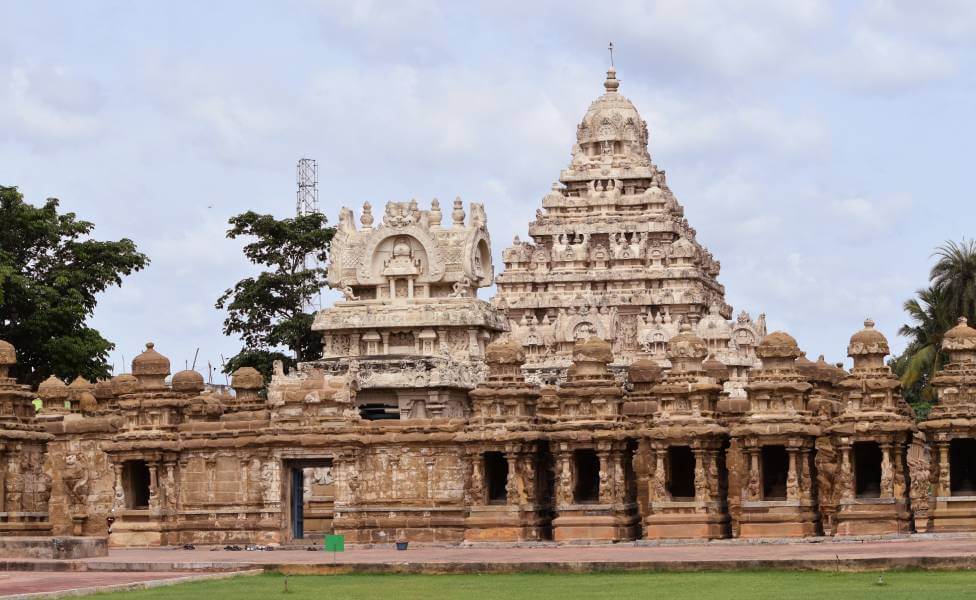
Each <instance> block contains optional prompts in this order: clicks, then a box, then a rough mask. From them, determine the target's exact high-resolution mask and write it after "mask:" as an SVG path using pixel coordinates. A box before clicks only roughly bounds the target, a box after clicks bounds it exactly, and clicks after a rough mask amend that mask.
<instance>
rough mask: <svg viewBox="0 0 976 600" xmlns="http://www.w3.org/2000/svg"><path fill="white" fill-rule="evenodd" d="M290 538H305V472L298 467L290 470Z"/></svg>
mask: <svg viewBox="0 0 976 600" xmlns="http://www.w3.org/2000/svg"><path fill="white" fill-rule="evenodd" d="M291 536H292V537H293V538H295V539H296V540H300V539H302V538H303V537H305V472H304V470H302V469H301V468H300V467H292V468H291Z"/></svg>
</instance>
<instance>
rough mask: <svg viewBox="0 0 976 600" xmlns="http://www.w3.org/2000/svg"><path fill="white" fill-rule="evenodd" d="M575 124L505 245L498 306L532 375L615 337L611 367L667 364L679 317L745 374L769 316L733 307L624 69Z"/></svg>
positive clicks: (558, 367)
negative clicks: (657, 159) (554, 172)
mask: <svg viewBox="0 0 976 600" xmlns="http://www.w3.org/2000/svg"><path fill="white" fill-rule="evenodd" d="M603 87H604V90H605V92H604V94H603V95H601V96H600V97H599V98H597V99H596V100H594V101H593V103H592V104H590V107H589V109H588V110H587V111H586V114H585V115H583V120H582V121H581V122H580V124H579V126H577V128H576V143H575V144H574V145H573V150H572V160H571V161H570V163H569V166H568V167H566V169H565V170H563V172H562V173H560V175H559V181H558V182H557V183H554V184H553V186H552V190H551V191H550V192H549V193H548V194H546V196H545V197H544V198H543V199H542V208H541V209H539V210H537V211H536V218H535V220H534V221H532V222H531V223H529V237H530V238H531V241H521V240H519V239H518V238H517V237H516V239H515V242H514V243H513V244H512V246H510V247H508V248H506V249H505V250H504V251H503V252H502V261H503V262H504V264H505V270H504V272H502V273H501V274H499V276H498V278H497V286H498V294H497V295H496V296H495V298H494V299H493V300H492V304H493V305H494V306H495V307H496V308H498V309H499V310H502V311H504V312H505V313H506V315H507V317H508V320H509V323H510V328H511V335H512V336H513V337H514V338H515V339H517V340H518V341H519V342H520V343H521V344H522V346H523V347H524V348H525V352H526V364H525V370H526V373H527V375H528V376H529V377H530V379H532V380H533V381H539V382H550V383H555V382H557V381H562V380H563V379H564V378H565V374H566V369H567V368H568V367H569V366H570V364H571V362H572V351H573V345H574V344H575V343H576V342H577V341H578V340H582V339H586V338H588V337H590V336H597V337H600V338H602V339H604V340H607V341H609V342H610V343H611V345H612V348H613V352H614V365H613V366H614V367H617V368H618V369H620V368H623V367H626V366H627V365H629V364H630V363H632V362H633V361H634V360H635V359H638V358H647V359H651V360H655V361H657V362H659V363H660V364H662V365H666V364H667V358H666V354H667V345H668V340H670V339H671V338H672V337H674V336H675V335H677V334H678V332H679V330H680V329H681V326H682V324H688V325H691V326H692V328H693V329H694V330H695V332H696V333H697V334H698V335H700V336H701V337H702V339H704V340H705V341H706V344H707V346H708V352H709V355H710V356H711V357H712V358H713V359H715V360H717V361H719V362H721V363H723V364H724V365H726V366H728V367H729V370H730V379H729V381H730V382H733V383H739V384H741V383H743V382H744V381H745V374H746V372H747V371H748V369H750V368H751V367H753V366H755V365H756V364H757V362H758V361H757V360H756V355H755V347H756V345H757V344H758V343H759V342H760V341H761V340H762V338H763V336H764V335H765V334H766V330H765V318H764V317H763V316H760V317H759V319H758V320H756V321H753V320H752V318H751V317H750V316H749V315H748V313H745V312H743V313H741V314H740V315H739V316H738V318H737V319H736V321H735V322H734V323H732V322H729V318H730V317H731V314H732V307H731V306H729V305H728V304H727V303H726V302H725V288H724V287H723V286H722V285H721V284H720V283H719V282H718V274H719V269H720V264H719V262H718V260H716V259H715V257H713V256H712V254H711V253H710V252H709V251H708V250H706V249H705V248H704V247H703V246H702V245H701V244H700V243H699V242H698V240H697V239H696V236H695V229H694V228H693V227H691V225H689V224H688V221H687V220H686V219H685V218H684V209H683V208H682V206H681V205H680V204H679V203H678V200H677V198H675V196H674V194H673V193H672V192H671V189H670V188H669V187H668V184H667V181H666V178H665V175H664V171H663V170H661V169H659V168H658V167H657V165H655V164H654V163H653V162H652V161H651V156H650V154H649V152H648V130H647V123H646V122H645V121H644V120H643V119H641V116H640V114H639V113H638V112H637V108H636V107H635V106H634V105H633V103H631V101H630V100H628V99H627V98H625V97H624V96H622V95H621V94H620V93H619V91H618V89H619V87H620V82H619V81H618V80H617V77H616V70H615V69H612V68H611V70H610V71H609V72H608V73H607V79H606V81H605V82H604V84H603Z"/></svg>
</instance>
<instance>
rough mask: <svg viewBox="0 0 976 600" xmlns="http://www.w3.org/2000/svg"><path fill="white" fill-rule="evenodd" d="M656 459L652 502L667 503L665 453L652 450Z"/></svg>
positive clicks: (658, 449)
mask: <svg viewBox="0 0 976 600" xmlns="http://www.w3.org/2000/svg"><path fill="white" fill-rule="evenodd" d="M651 453H652V454H653V458H654V478H653V480H652V481H651V490H650V491H651V502H666V501H667V500H669V498H668V472H667V468H666V467H665V465H664V455H665V451H664V450H662V449H661V448H652V449H651Z"/></svg>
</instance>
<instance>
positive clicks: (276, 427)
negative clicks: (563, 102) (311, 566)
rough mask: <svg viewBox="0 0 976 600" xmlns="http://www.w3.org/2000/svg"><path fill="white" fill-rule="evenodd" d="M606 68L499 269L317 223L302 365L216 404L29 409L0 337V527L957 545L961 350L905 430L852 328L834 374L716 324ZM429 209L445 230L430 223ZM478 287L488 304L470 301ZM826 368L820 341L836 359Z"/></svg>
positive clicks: (889, 390)
mask: <svg viewBox="0 0 976 600" xmlns="http://www.w3.org/2000/svg"><path fill="white" fill-rule="evenodd" d="M618 89H619V82H618V81H617V79H616V73H615V72H614V71H613V70H612V69H611V71H610V72H609V73H608V76H607V78H606V81H605V82H604V93H603V94H602V95H601V96H600V97H599V98H597V99H596V100H595V101H594V102H593V103H592V105H591V106H590V108H589V110H587V112H586V114H585V115H584V117H583V120H582V122H581V123H580V125H579V127H578V130H577V142H576V144H575V146H574V148H573V153H572V162H571V163H570V165H569V167H568V168H567V169H566V170H565V171H563V173H562V174H561V175H560V177H559V183H557V184H555V185H554V186H553V188H552V191H551V192H550V193H549V194H547V195H546V196H545V198H544V199H543V201H542V208H541V209H540V210H539V211H538V212H537V215H536V219H535V220H534V221H533V222H532V223H531V224H530V225H529V237H530V238H531V239H530V240H526V241H519V240H518V239H516V240H515V242H514V243H513V245H512V246H511V247H509V248H507V249H506V250H504V252H503V256H502V258H503V263H504V265H505V268H504V271H503V272H502V273H501V274H499V275H498V277H497V278H496V277H495V276H494V272H493V267H492V255H491V242H490V238H489V235H488V219H487V215H486V209H485V207H483V206H482V205H479V204H476V203H473V204H469V205H467V206H465V205H464V204H463V203H462V202H461V200H460V199H458V200H455V201H454V202H453V203H452V204H451V206H450V207H449V211H448V207H445V209H443V210H442V208H441V206H440V203H439V202H438V201H436V200H434V201H433V202H431V203H430V204H429V205H427V206H426V207H425V208H421V206H420V205H419V204H418V203H417V202H415V201H410V202H391V203H388V204H386V205H385V206H384V207H383V210H382V215H373V212H372V211H373V208H372V206H371V205H370V204H369V203H365V204H364V205H363V206H362V209H361V211H360V214H359V218H358V224H357V219H356V216H355V215H354V214H353V212H352V211H351V210H349V209H345V208H344V209H342V211H341V213H340V214H339V219H338V231H337V234H336V236H335V239H334V240H333V243H332V246H331V250H330V251H331V258H330V264H329V282H330V285H331V286H332V287H333V288H335V289H337V290H340V291H341V292H342V294H343V299H342V300H340V301H338V302H336V303H335V304H334V305H333V306H331V307H329V308H326V309H325V310H322V311H321V312H319V314H318V315H317V316H316V318H315V321H314V325H313V328H314V329H315V330H316V331H320V332H321V334H322V348H323V350H322V357H321V358H320V359H318V360H314V361H311V362H307V363H303V364H300V365H299V366H298V368H297V369H295V370H293V371H290V372H287V373H286V372H284V370H283V369H282V368H281V366H280V365H278V366H276V368H275V372H274V375H273V377H272V380H271V381H270V382H265V381H263V380H262V376H261V375H260V374H259V373H258V372H257V371H255V370H253V369H250V368H243V369H240V370H238V371H237V372H235V373H234V374H233V378H232V382H231V387H232V388H233V391H234V393H233V394H230V393H227V392H224V391H221V390H211V389H208V387H207V386H205V384H204V379H203V377H202V376H201V375H200V374H199V373H196V372H194V371H180V372H178V373H175V374H171V371H172V369H171V365H170V361H169V360H168V359H167V358H166V357H165V356H163V355H162V354H161V353H160V352H159V351H157V349H156V348H155V347H154V346H153V344H151V343H150V344H147V346H146V350H145V352H143V353H142V354H140V355H139V356H137V357H136V358H135V359H134V360H133V361H132V367H131V373H125V374H119V375H117V376H115V377H114V378H112V380H110V381H98V382H94V383H90V382H87V381H85V380H84V379H82V378H75V379H74V380H73V381H71V382H70V384H69V383H67V382H65V381H61V380H59V379H57V378H54V377H52V378H50V379H48V380H47V381H45V382H43V383H42V384H41V385H40V386H39V387H38V388H37V389H36V390H30V389H28V388H26V387H25V386H22V385H18V384H17V382H16V381H14V380H13V379H12V378H10V377H8V371H9V368H10V366H11V365H14V364H16V361H17V354H16V349H15V348H13V347H12V346H11V345H10V344H7V343H5V342H2V341H0V535H3V536H29V535H40V536H50V535H57V536H66V535H88V536H105V535H106V534H108V535H109V541H110V543H111V544H112V545H114V546H146V545H148V546H159V545H181V544H190V543H192V544H221V545H223V544H243V543H256V544H290V543H301V542H302V541H303V540H313V541H321V534H323V533H332V532H335V533H339V534H342V535H345V536H346V538H347V540H348V541H349V542H350V543H377V544H381V543H392V542H394V541H412V542H421V543H424V542H438V543H455V544H460V543H492V542H521V541H548V540H551V541H553V542H554V543H562V542H567V543H568V542H587V541H624V540H634V539H638V538H647V539H681V538H697V539H714V538H727V537H739V538H770V537H809V536H824V535H825V536H856V535H866V534H869V535H875V534H905V533H911V532H959V531H976V330H974V329H973V328H972V327H970V326H969V325H968V323H966V322H965V320H960V322H959V324H958V325H957V326H956V327H954V328H953V329H951V330H950V331H948V332H947V333H946V334H945V341H944V344H943V350H944V351H945V352H946V353H947V355H948V357H949V362H948V364H947V365H946V366H945V368H944V369H943V370H942V371H941V372H940V373H939V374H938V376H937V377H936V378H935V379H934V380H933V381H932V384H933V386H934V387H935V388H936V389H937V390H938V393H939V402H938V405H937V406H936V407H935V408H934V409H933V410H932V412H931V414H930V415H929V417H928V418H927V419H926V420H924V421H921V422H919V423H917V422H916V420H915V415H914V414H913V413H912V410H911V408H910V407H909V406H908V405H907V404H906V403H905V402H904V400H903V399H902V395H901V390H900V388H899V383H898V381H897V379H895V378H894V376H893V375H892V374H891V372H890V370H889V369H888V367H887V366H886V364H885V357H886V356H887V355H888V354H889V348H888V341H887V339H886V338H885V336H884V335H883V334H882V333H881V332H880V331H879V330H878V329H876V328H875V324H874V323H873V322H872V321H870V320H865V321H864V325H863V328H861V329H860V330H859V331H857V332H856V333H854V334H853V335H852V336H851V338H850V340H849V343H848V346H847V355H848V356H849V357H850V358H851V359H852V360H853V367H852V368H851V369H850V370H845V369H842V368H840V367H839V366H836V365H831V364H828V363H827V362H826V361H824V360H823V359H820V360H818V361H816V362H815V361H811V360H808V359H807V358H806V357H805V355H804V353H803V352H802V351H801V349H800V348H799V347H798V344H797V342H796V340H795V339H794V338H793V337H791V336H790V335H789V334H788V333H785V332H782V331H776V332H769V333H767V332H766V327H765V323H764V318H763V317H762V316H760V317H759V318H757V319H755V320H753V319H751V318H750V317H749V316H748V314H745V313H741V314H740V315H739V316H737V317H736V318H735V320H734V321H733V320H730V319H731V317H732V314H733V313H732V308H731V307H730V306H729V305H728V304H727V303H726V301H725V299H724V289H723V287H722V286H721V284H719V282H718V280H717V277H718V274H719V263H718V261H717V260H716V259H715V258H714V257H713V256H712V255H711V254H710V253H709V252H708V251H707V250H705V249H704V247H703V246H702V245H701V244H700V243H699V242H698V241H697V240H696V235H695V230H694V229H693V228H692V227H691V226H690V225H689V224H688V223H687V222H686V221H685V220H684V218H683V211H682V208H681V206H680V205H679V204H678V202H677V200H676V199H675V197H674V195H673V194H672V192H671V190H670V189H669V188H668V186H667V183H666V181H665V176H664V172H663V171H662V170H660V169H658V168H657V167H656V166H655V165H654V164H653V163H652V162H651V159H650V155H649V154H648V132H647V126H646V124H645V123H644V121H643V120H641V118H640V115H639V114H638V112H637V110H636V108H635V107H634V105H633V104H632V103H631V102H630V101H629V100H627V99H626V98H624V97H623V96H621V95H620V93H619V91H618ZM444 212H448V214H444ZM493 282H494V283H497V290H498V292H497V295H496V297H495V298H494V299H492V300H491V301H490V302H488V301H485V300H481V299H479V298H478V297H477V291H478V289H480V288H483V287H488V286H490V285H492V283H493ZM838 349H839V348H838Z"/></svg>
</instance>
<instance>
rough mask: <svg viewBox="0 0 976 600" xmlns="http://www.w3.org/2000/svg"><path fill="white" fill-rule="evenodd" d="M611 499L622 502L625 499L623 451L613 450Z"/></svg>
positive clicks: (625, 479) (625, 476)
mask: <svg viewBox="0 0 976 600" xmlns="http://www.w3.org/2000/svg"><path fill="white" fill-rule="evenodd" d="M613 481H614V485H613V490H614V494H613V501H614V502H618V503H621V504H622V503H624V502H626V501H627V474H626V473H624V451H623V450H615V451H614V452H613Z"/></svg>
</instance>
